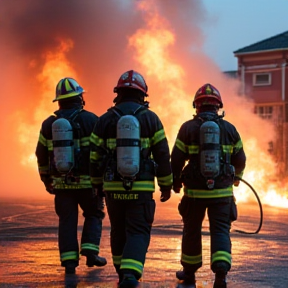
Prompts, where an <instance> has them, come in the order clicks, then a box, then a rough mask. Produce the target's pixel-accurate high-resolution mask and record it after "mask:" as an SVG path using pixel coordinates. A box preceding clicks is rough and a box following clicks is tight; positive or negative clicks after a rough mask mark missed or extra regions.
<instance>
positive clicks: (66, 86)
mask: <svg viewBox="0 0 288 288" xmlns="http://www.w3.org/2000/svg"><path fill="white" fill-rule="evenodd" d="M83 92H85V91H84V89H83V88H82V87H81V86H80V85H79V84H78V83H77V82H76V81H75V80H74V79H73V78H68V77H67V78H63V79H61V80H60V81H59V82H58V84H57V86H56V98H55V99H54V100H53V102H55V101H59V100H62V99H67V98H70V97H74V96H78V95H81V94H82V93H83Z"/></svg>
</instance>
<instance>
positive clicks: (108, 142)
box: [106, 138, 116, 150]
mask: <svg viewBox="0 0 288 288" xmlns="http://www.w3.org/2000/svg"><path fill="white" fill-rule="evenodd" d="M106 146H107V148H109V149H111V150H114V149H115V148H116V138H109V139H107V140H106Z"/></svg>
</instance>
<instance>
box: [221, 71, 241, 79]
mask: <svg viewBox="0 0 288 288" xmlns="http://www.w3.org/2000/svg"><path fill="white" fill-rule="evenodd" d="M223 73H224V74H225V75H226V76H228V77H229V78H238V71H237V70H233V71H232V70H231V71H224V72H223Z"/></svg>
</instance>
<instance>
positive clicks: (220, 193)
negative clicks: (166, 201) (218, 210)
mask: <svg viewBox="0 0 288 288" xmlns="http://www.w3.org/2000/svg"><path fill="white" fill-rule="evenodd" d="M184 194H185V195H186V196H188V197H191V198H219V197H228V196H232V195H233V187H232V186H230V187H228V188H224V189H212V190H199V189H188V188H187V187H184Z"/></svg>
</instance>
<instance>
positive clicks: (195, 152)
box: [171, 84, 246, 288]
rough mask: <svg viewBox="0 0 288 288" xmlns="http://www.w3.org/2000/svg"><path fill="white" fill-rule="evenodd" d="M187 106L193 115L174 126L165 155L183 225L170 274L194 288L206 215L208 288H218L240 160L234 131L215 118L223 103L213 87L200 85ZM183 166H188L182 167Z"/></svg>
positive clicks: (226, 264)
mask: <svg viewBox="0 0 288 288" xmlns="http://www.w3.org/2000/svg"><path fill="white" fill-rule="evenodd" d="M193 107H194V108H196V115H194V118H193V119H191V120H189V121H187V122H185V123H183V124H182V126H181V127H180V129H179V132H178V135H177V138H176V142H175V144H174V146H173V149H172V154H171V166H172V172H173V190H174V192H176V193H179V192H180V189H181V188H182V187H183V186H184V189H183V192H184V194H183V197H182V199H181V201H180V203H179V206H178V210H179V213H180V215H181V216H182V219H183V223H184V227H183V236H182V254H181V265H182V266H183V270H181V271H178V272H176V277H177V278H178V279H179V280H181V281H183V282H184V284H190V285H191V286H190V287H196V286H195V282H196V281H195V272H196V271H197V270H198V269H199V268H200V267H201V266H202V243H201V229H202V222H203V220H204V217H205V213H206V210H207V214H208V219H209V229H210V237H211V247H210V248H211V251H210V253H211V260H210V261H211V262H210V264H211V270H212V271H213V272H214V273H215V281H214V286H213V287H214V288H224V287H226V275H227V272H228V271H229V270H230V268H231V241H230V235H229V232H230V227H231V221H232V220H235V219H232V218H233V217H235V215H232V214H234V213H232V211H233V209H235V207H236V206H235V203H234V198H233V184H234V186H237V185H239V181H234V176H235V175H236V176H239V177H241V176H242V174H243V172H244V168H245V163H246V156H245V152H244V150H243V145H242V141H241V138H240V135H239V133H238V132H237V130H236V128H235V127H234V126H233V125H232V124H231V123H229V122H228V121H225V120H224V119H223V117H224V112H223V114H222V115H218V113H219V109H220V108H222V107H223V103H222V99H221V95H220V93H219V91H218V90H217V89H216V88H215V87H214V86H213V85H211V84H205V85H203V86H202V87H200V88H199V89H198V91H197V92H196V94H195V98H194V101H193ZM207 121H209V122H207ZM203 123H205V125H204V124H203ZM202 124H203V125H204V126H201V125H202ZM215 139H216V140H217V139H218V140H217V141H218V143H217V141H216V140H215ZM186 161H187V162H186ZM185 163H188V164H187V165H186V166H185ZM181 281H180V282H181Z"/></svg>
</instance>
